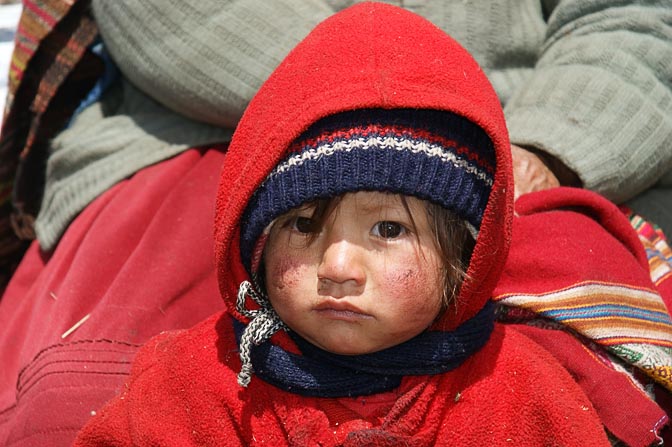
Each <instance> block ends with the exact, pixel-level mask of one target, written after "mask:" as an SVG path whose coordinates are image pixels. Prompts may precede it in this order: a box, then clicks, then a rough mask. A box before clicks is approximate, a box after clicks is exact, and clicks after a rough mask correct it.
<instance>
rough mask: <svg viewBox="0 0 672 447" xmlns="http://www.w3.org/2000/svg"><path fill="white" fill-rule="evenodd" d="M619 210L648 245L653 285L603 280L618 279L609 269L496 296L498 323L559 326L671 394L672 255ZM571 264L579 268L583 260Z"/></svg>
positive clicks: (657, 234) (656, 235) (648, 227)
mask: <svg viewBox="0 0 672 447" xmlns="http://www.w3.org/2000/svg"><path fill="white" fill-rule="evenodd" d="M621 211H623V212H625V215H626V217H628V218H629V221H630V224H631V225H632V227H633V228H634V229H635V231H636V233H637V236H638V237H639V240H640V241H641V242H642V244H643V245H644V248H645V250H646V255H647V259H648V263H649V269H650V272H649V274H650V277H651V283H649V284H648V285H646V284H633V283H623V282H617V281H613V282H612V281H605V280H604V278H607V277H609V276H610V275H611V276H612V277H618V274H617V273H616V272H613V271H612V272H610V271H608V270H609V269H608V268H606V267H605V272H604V275H602V278H600V279H598V280H585V281H576V282H574V283H573V284H571V285H569V286H565V287H559V288H552V287H549V289H548V290H543V291H535V292H534V293H521V292H520V290H516V291H515V292H512V293H502V294H498V295H497V296H496V297H495V298H494V300H495V301H496V302H498V304H499V306H500V312H499V319H500V321H504V322H506V321H513V322H526V324H531V325H539V324H540V321H544V320H545V321H548V322H552V323H554V324H557V325H559V326H560V327H562V328H563V329H565V330H567V331H569V332H571V333H574V334H577V335H578V336H579V338H581V339H583V340H584V343H585V344H589V342H591V341H592V342H595V343H597V344H598V345H599V346H601V347H602V348H604V349H605V350H606V351H607V352H608V353H610V354H612V355H614V356H616V357H617V358H619V359H620V360H622V361H623V362H625V363H626V364H628V365H631V366H633V367H635V368H637V369H639V370H640V371H642V372H644V373H645V374H646V375H647V376H648V377H649V378H651V379H653V380H654V381H655V382H656V383H659V384H660V385H662V386H663V387H665V388H666V389H667V390H670V391H672V318H671V317H670V312H669V310H668V306H666V304H669V303H666V302H665V297H667V298H668V299H669V295H670V293H669V291H672V289H671V288H669V287H670V283H672V251H671V250H670V247H669V245H668V244H667V241H666V239H665V236H664V235H663V233H662V232H661V231H660V230H659V229H658V228H656V227H655V226H654V225H653V224H651V223H650V222H647V221H646V220H644V219H643V218H642V217H641V216H638V215H636V214H634V213H632V212H630V211H629V210H626V209H622V210H621ZM565 262H566V261H565ZM573 262H574V263H576V265H577V270H580V269H581V267H580V266H581V261H579V260H574V261H573ZM663 292H665V293H663ZM586 342H587V343H586Z"/></svg>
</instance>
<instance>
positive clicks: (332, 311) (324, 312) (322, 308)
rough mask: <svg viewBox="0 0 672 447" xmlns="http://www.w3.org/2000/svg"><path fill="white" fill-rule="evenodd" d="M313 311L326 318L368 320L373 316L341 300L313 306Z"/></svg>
mask: <svg viewBox="0 0 672 447" xmlns="http://www.w3.org/2000/svg"><path fill="white" fill-rule="evenodd" d="M315 311H316V312H317V313H318V314H319V315H321V316H323V317H326V318H330V319H333V320H343V321H359V320H368V319H371V318H373V316H371V315H369V314H367V313H366V312H364V311H362V310H361V309H359V308H358V307H356V306H353V305H351V304H349V303H346V302H342V301H328V302H325V303H322V304H320V305H318V306H317V307H315Z"/></svg>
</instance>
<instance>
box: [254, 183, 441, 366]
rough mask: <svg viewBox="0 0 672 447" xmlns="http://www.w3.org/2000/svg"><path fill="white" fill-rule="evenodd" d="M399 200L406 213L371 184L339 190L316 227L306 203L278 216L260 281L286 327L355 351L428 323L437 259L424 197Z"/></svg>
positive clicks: (437, 294)
mask: <svg viewBox="0 0 672 447" xmlns="http://www.w3.org/2000/svg"><path fill="white" fill-rule="evenodd" d="M406 200H407V204H408V206H409V208H410V211H411V213H412V216H413V220H411V217H410V216H409V214H408V212H407V210H406V208H405V207H404V205H403V203H402V201H401V197H400V196H398V195H391V194H384V193H379V192H357V193H351V194H346V195H344V196H343V197H342V199H341V200H340V201H339V202H338V203H337V205H336V207H335V209H334V210H333V211H332V212H330V214H329V215H328V216H326V218H325V219H324V223H323V225H322V227H321V228H317V229H315V226H314V225H311V222H312V220H311V216H312V213H313V208H312V207H305V208H301V209H299V210H293V211H291V212H290V213H287V215H285V216H283V217H281V218H280V219H279V220H278V222H277V223H276V224H275V225H274V226H273V229H272V230H271V233H270V235H269V239H268V241H267V245H266V251H265V254H264V262H265V266H266V278H265V279H266V287H267V291H268V296H269V299H270V301H271V304H272V305H273V307H274V308H275V310H276V312H277V313H278V315H279V316H280V318H281V319H282V320H283V321H284V322H285V323H286V324H287V325H288V326H289V327H290V328H291V329H292V330H294V331H296V332H297V333H298V334H299V335H301V336H302V337H303V338H305V339H306V340H308V341H310V342H311V343H313V344H314V345H316V346H318V347H320V348H322V349H325V350H327V351H331V352H334V353H337V354H346V355H355V354H366V353H371V352H375V351H379V350H381V349H385V348H389V347H391V346H394V345H397V344H399V343H402V342H404V341H406V340H409V339H410V338H413V337H414V336H416V335H417V334H419V333H420V332H422V331H423V330H425V329H426V328H427V327H428V326H429V325H430V324H431V323H432V322H433V321H434V319H435V318H436V317H437V315H438V313H439V311H440V309H441V297H442V294H443V290H442V288H443V273H442V272H443V269H442V267H441V260H440V259H441V257H440V254H439V251H438V249H437V248H436V242H435V237H434V235H433V233H432V231H431V229H430V224H429V220H428V216H427V212H426V210H425V205H424V203H423V202H422V201H421V200H418V199H416V198H413V197H407V198H406ZM413 221H414V223H415V226H414V225H413ZM414 229H415V232H414Z"/></svg>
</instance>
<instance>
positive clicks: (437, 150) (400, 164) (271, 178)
mask: <svg viewBox="0 0 672 447" xmlns="http://www.w3.org/2000/svg"><path fill="white" fill-rule="evenodd" d="M287 152H288V153H287V156H286V157H285V158H284V159H283V160H282V161H281V162H280V163H279V164H278V166H277V167H276V168H275V169H274V170H273V171H272V172H271V173H270V174H269V175H268V177H266V179H265V180H264V182H263V183H262V185H261V186H260V187H259V189H258V190H257V191H256V192H255V193H254V195H253V196H252V198H251V200H250V204H249V205H248V207H247V209H246V211H245V214H244V215H243V221H244V222H245V227H244V228H243V231H242V235H241V243H240V245H241V252H242V254H243V262H244V263H245V264H246V265H247V267H248V269H250V270H249V271H250V273H254V272H253V270H254V268H253V265H252V264H253V263H252V259H251V256H252V255H254V254H255V253H258V251H259V248H258V247H256V246H257V241H258V239H259V237H260V235H261V234H262V231H263V230H264V229H265V228H266V227H267V226H268V225H269V223H271V222H272V221H273V220H274V219H275V218H277V217H278V216H280V215H282V214H284V213H285V212H287V211H289V210H290V209H292V208H295V207H298V206H300V205H303V204H305V203H306V202H310V201H312V200H316V199H328V198H333V197H337V196H339V195H341V194H344V193H348V192H354V191H384V192H390V193H398V194H403V195H408V196H415V197H417V198H419V199H423V200H428V201H430V202H433V203H437V204H439V205H441V206H443V207H444V208H447V209H449V210H450V211H452V212H454V213H455V214H456V215H457V216H458V217H460V218H462V219H464V220H466V221H467V222H468V223H469V224H470V225H471V226H472V227H473V228H476V229H478V227H480V225H481V219H482V217H483V213H484V211H485V206H486V205H487V201H488V197H489V195H490V190H491V188H492V180H493V173H494V171H495V156H494V150H493V147H492V142H491V141H490V139H489V138H488V136H487V135H486V134H485V132H483V130H482V129H480V128H479V127H478V126H476V125H474V124H473V123H471V122H470V121H468V120H466V119H464V118H462V117H460V116H458V115H455V114H452V113H445V112H436V111H431V110H413V109H400V110H382V109H373V110H369V109H365V110H357V111H354V112H347V113H344V114H338V115H335V116H331V117H328V118H325V119H323V120H321V121H319V122H318V123H316V124H314V125H313V126H311V128H310V129H309V130H308V131H306V132H305V133H304V134H303V135H301V136H300V137H299V138H298V139H297V140H296V141H295V142H294V143H292V145H291V146H290V147H289V149H288V151H287Z"/></svg>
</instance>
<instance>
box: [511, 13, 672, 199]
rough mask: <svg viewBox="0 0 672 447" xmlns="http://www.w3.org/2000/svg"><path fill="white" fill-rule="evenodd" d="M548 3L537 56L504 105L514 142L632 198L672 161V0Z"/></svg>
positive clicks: (611, 194)
mask: <svg viewBox="0 0 672 447" xmlns="http://www.w3.org/2000/svg"><path fill="white" fill-rule="evenodd" d="M542 3H543V6H544V10H545V13H546V14H548V29H547V34H546V40H545V43H544V45H543V47H542V48H541V51H540V57H539V60H538V62H537V64H536V67H535V70H534V72H533V74H532V76H531V77H530V79H529V81H528V82H526V83H525V85H524V86H523V87H522V88H521V89H519V90H518V91H517V92H515V93H514V95H513V96H512V97H511V99H510V101H509V102H508V103H507V104H506V107H505V113H506V117H507V122H508V126H509V131H510V136H511V141H512V143H513V144H516V145H518V146H522V147H525V148H534V149H535V150H539V151H542V153H546V154H548V156H550V159H551V160H553V159H555V160H557V161H559V162H560V164H559V165H556V166H555V168H559V169H560V170H562V168H563V167H566V168H568V169H569V170H570V171H572V172H574V173H576V174H577V175H578V178H579V180H580V184H582V185H583V186H584V187H586V188H588V189H591V190H594V191H597V192H599V193H602V194H604V195H606V196H607V197H608V198H610V199H611V200H614V201H616V202H622V201H625V200H627V199H629V198H631V197H633V196H635V195H637V194H638V193H640V192H641V191H643V190H645V189H647V188H648V187H649V186H651V185H652V184H654V183H655V182H656V181H657V180H658V179H659V178H660V177H661V176H663V175H664V174H665V173H666V172H669V171H670V170H671V169H672V143H671V142H672V44H671V42H672V5H670V3H669V1H667V0H665V1H663V0H661V1H647V2H636V1H631V2H626V1H614V0H595V1H591V2H585V1H582V0H544V1H542ZM551 168H552V169H553V166H551ZM554 172H557V171H554ZM561 182H562V181H561Z"/></svg>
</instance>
